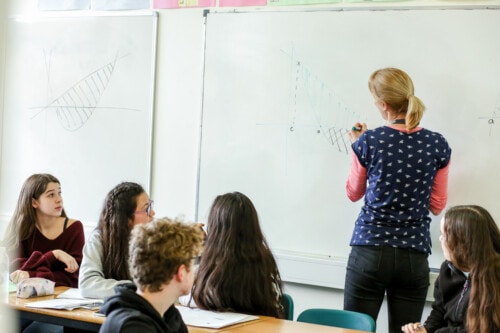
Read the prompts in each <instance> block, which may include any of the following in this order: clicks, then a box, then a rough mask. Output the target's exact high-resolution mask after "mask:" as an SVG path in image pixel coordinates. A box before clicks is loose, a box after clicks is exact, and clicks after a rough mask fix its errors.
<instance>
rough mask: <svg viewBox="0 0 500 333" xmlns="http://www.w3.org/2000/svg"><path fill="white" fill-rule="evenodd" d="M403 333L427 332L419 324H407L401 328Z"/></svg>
mask: <svg viewBox="0 0 500 333" xmlns="http://www.w3.org/2000/svg"><path fill="white" fill-rule="evenodd" d="M401 331H402V332H404V333H427V330H426V329H425V327H424V326H423V325H422V324H421V323H409V324H406V325H403V326H401Z"/></svg>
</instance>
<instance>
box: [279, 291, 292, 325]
mask: <svg viewBox="0 0 500 333" xmlns="http://www.w3.org/2000/svg"><path fill="white" fill-rule="evenodd" d="M281 305H283V309H284V312H285V315H286V318H285V319H288V320H293V299H292V296H290V295H288V294H283V296H282V297H281Z"/></svg>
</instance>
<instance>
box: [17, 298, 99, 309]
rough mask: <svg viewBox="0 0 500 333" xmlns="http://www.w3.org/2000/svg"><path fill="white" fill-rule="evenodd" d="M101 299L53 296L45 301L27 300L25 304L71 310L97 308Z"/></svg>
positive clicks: (31, 306)
mask: <svg viewBox="0 0 500 333" xmlns="http://www.w3.org/2000/svg"><path fill="white" fill-rule="evenodd" d="M102 303H103V302H102V300H98V301H93V300H81V299H69V298H54V299H49V300H45V301H37V302H29V303H26V304H25V305H26V306H27V307H28V308H44V309H58V310H73V309H76V308H90V309H94V308H98V307H99V306H101V305H102Z"/></svg>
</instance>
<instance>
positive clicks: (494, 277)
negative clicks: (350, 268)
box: [401, 205, 500, 333]
mask: <svg viewBox="0 0 500 333" xmlns="http://www.w3.org/2000/svg"><path fill="white" fill-rule="evenodd" d="M440 241H441V247H442V248H443V253H444V256H445V258H446V261H445V262H444V263H443V264H442V265H441V270H440V271H439V276H438V278H437V280H436V283H435V286H434V303H433V305H432V311H431V313H430V315H429V317H428V318H427V321H426V322H425V323H424V325H423V326H422V325H420V323H410V324H406V325H404V326H403V327H402V328H401V329H402V331H403V332H405V333H427V332H428V333H433V332H439V333H448V332H449V333H452V332H457V333H458V332H463V333H465V332H467V333H493V332H500V231H499V229H498V226H497V224H496V223H495V221H494V220H493V218H492V217H491V215H490V214H489V213H488V212H487V211H486V210H485V209H484V208H482V207H479V206H475V205H466V206H456V207H452V208H450V209H449V210H448V211H447V212H446V213H445V215H444V217H443V219H442V220H441V236H440Z"/></svg>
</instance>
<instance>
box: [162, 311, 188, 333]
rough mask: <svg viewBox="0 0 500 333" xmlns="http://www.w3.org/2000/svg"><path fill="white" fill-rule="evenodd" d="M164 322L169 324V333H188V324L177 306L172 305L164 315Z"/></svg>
mask: <svg viewBox="0 0 500 333" xmlns="http://www.w3.org/2000/svg"><path fill="white" fill-rule="evenodd" d="M163 320H164V321H165V323H166V324H167V332H168V333H188V329H187V327H186V324H184V320H182V316H181V313H180V312H179V310H177V308H176V307H175V305H172V306H171V307H170V308H168V310H167V311H166V312H165V314H164V315H163Z"/></svg>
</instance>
